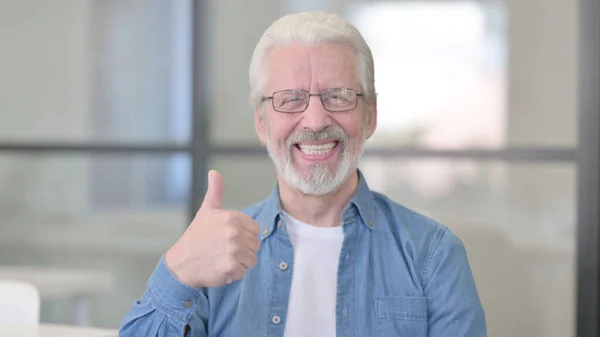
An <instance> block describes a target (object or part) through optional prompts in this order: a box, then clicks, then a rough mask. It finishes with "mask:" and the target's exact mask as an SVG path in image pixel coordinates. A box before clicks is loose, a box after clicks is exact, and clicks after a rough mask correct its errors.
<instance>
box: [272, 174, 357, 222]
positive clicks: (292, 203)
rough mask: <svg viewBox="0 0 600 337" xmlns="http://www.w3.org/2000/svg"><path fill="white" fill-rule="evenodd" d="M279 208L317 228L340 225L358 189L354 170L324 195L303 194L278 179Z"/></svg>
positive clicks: (280, 178)
mask: <svg viewBox="0 0 600 337" xmlns="http://www.w3.org/2000/svg"><path fill="white" fill-rule="evenodd" d="M278 181H279V198H280V200H281V207H282V208H283V210H284V211H285V212H286V213H287V214H289V215H290V216H292V217H294V218H295V219H298V220H299V221H302V222H304V223H307V224H310V225H313V226H317V227H334V226H339V225H341V224H342V212H343V211H344V208H345V207H346V205H347V204H348V202H350V200H351V199H352V196H353V195H354V192H355V191H356V188H357V187H358V171H357V170H355V171H354V172H352V173H351V174H350V176H349V177H348V178H347V179H346V181H344V183H343V184H342V186H340V188H338V189H337V190H335V191H333V192H331V193H329V194H325V195H310V194H304V193H302V192H300V191H298V190H296V189H294V188H292V187H291V186H289V185H288V184H287V183H286V182H285V179H283V178H282V177H278Z"/></svg>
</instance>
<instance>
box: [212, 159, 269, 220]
mask: <svg viewBox="0 0 600 337" xmlns="http://www.w3.org/2000/svg"><path fill="white" fill-rule="evenodd" d="M210 168H211V169H215V170H217V171H219V173H221V176H222V177H223V184H224V185H225V192H224V194H223V204H222V206H223V208H225V209H230V210H237V211H239V210H242V209H244V208H246V207H248V206H251V205H253V204H255V203H258V202H260V201H262V200H264V199H266V198H268V197H269V195H271V191H272V190H273V186H274V184H275V179H276V175H275V168H274V166H273V163H272V162H271V159H269V157H267V156H266V155H265V156H261V157H255V156H247V157H242V156H218V155H217V156H213V157H212V158H211V163H210Z"/></svg>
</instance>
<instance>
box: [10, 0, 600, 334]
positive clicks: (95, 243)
mask: <svg viewBox="0 0 600 337" xmlns="http://www.w3.org/2000/svg"><path fill="white" fill-rule="evenodd" d="M578 4H579V2H578V1H573V0H505V1H501V0H470V1H469V0H451V1H430V0H381V1H360V0H318V1H317V0H256V1H240V0H237V1H218V0H207V1H198V2H197V3H195V4H194V3H193V2H192V0H171V1H162V0H148V1H142V0H54V1H41V0H0V41H1V44H0V48H1V49H0V276H1V275H2V270H3V269H2V268H5V269H4V270H5V272H6V273H9V272H12V273H15V272H19V271H23V270H25V272H26V273H29V275H30V276H31V275H34V276H35V275H38V276H36V277H40V278H41V279H42V280H43V282H46V281H47V282H48V283H52V284H48V285H47V287H48V290H47V294H46V296H44V294H42V300H43V301H42V314H41V319H42V321H44V322H56V323H65V324H70V323H71V322H75V323H77V324H86V325H87V324H89V325H95V326H100V327H109V328H117V327H118V326H119V324H120V322H121V320H122V318H123V316H124V315H125V313H126V312H127V310H128V308H129V306H130V305H131V304H132V302H133V301H134V300H136V299H137V298H138V297H139V296H141V294H142V293H143V291H144V288H145V284H146V281H147V279H148V277H149V276H150V274H151V272H152V270H153V268H154V266H155V264H156V262H157V260H158V259H159V257H160V255H161V254H162V253H163V252H164V251H165V250H166V249H168V248H169V247H170V246H171V245H172V244H173V243H174V241H175V240H176V238H177V237H178V236H179V235H180V234H181V233H182V231H183V230H184V229H185V227H186V226H187V224H188V223H189V220H190V218H191V216H192V215H193V213H194V212H195V208H196V207H197V206H198V205H199V202H200V201H201V200H202V197H203V195H204V189H205V181H204V179H205V176H206V172H207V170H208V169H209V168H214V169H217V170H219V171H220V172H221V173H222V175H223V177H224V181H225V200H224V206H225V207H227V208H231V209H241V208H244V207H246V206H248V205H250V204H253V203H255V202H258V201H260V200H262V199H263V198H265V197H266V196H267V195H268V193H269V192H270V190H271V188H272V184H273V182H274V178H275V174H274V171H273V168H272V165H271V162H270V160H269V159H268V157H267V156H266V154H265V153H264V151H263V150H262V148H261V146H260V143H259V142H258V139H257V137H256V135H255V133H254V128H253V117H252V109H251V107H250V105H249V103H248V95H249V92H248V84H247V82H248V81H247V69H248V65H249V61H250V55H251V53H252V50H253V48H254V45H255V44H256V42H257V40H258V38H259V37H260V35H261V34H262V32H263V31H264V30H265V29H266V28H267V26H268V25H269V24H270V23H271V22H272V21H273V20H275V19H276V18H278V17H279V16H281V15H283V14H287V13H292V12H298V11H305V10H328V11H334V12H337V13H339V14H342V15H344V16H346V17H347V18H348V19H349V20H350V21H351V22H353V23H354V24H355V25H356V26H357V27H358V28H359V30H360V31H361V32H362V33H363V34H364V37H365V38H366V40H367V42H368V43H369V44H370V46H371V48H372V52H373V54H374V58H375V67H376V71H375V78H376V88H377V92H378V98H379V101H378V112H379V125H378V129H377V132H376V134H375V136H374V137H373V138H372V140H370V141H369V142H368V145H367V151H366V153H365V156H364V158H363V160H362V162H361V163H360V167H361V169H362V170H363V172H364V174H365V176H366V177H367V179H368V182H369V184H370V186H371V187H372V188H373V189H374V190H377V191H380V192H383V193H385V194H387V195H389V196H390V197H391V198H393V199H394V200H396V201H397V202H399V203H401V204H403V205H405V206H407V207H410V208H413V209H416V210H417V211H420V212H422V213H424V214H426V215H429V216H431V217H433V218H435V219H437V220H438V221H440V222H442V223H445V224H447V225H448V226H449V227H450V228H451V229H452V230H453V231H454V232H456V233H457V234H458V235H459V236H460V238H461V239H462V240H463V241H464V243H465V245H466V247H467V250H468V254H469V259H470V261H471V264H472V267H473V271H474V274H475V278H476V281H477V284H478V287H479V291H480V295H481V297H482V301H483V304H484V307H485V309H486V312H487V318H488V326H489V335H490V336H516V337H520V336H522V337H538V336H539V337H542V336H543V337H568V336H575V334H576V308H577V303H576V294H577V269H576V265H577V231H576V229H577V226H576V223H577V206H578V204H577V172H578V169H577V162H576V150H577V144H578V121H579V119H578V109H579V107H578V94H579V91H578V87H579V78H578V67H579V65H578V62H579V61H578V60H579V50H580V46H579V45H578V38H579V35H578V34H579V31H578V27H579V25H578V20H579V19H578V11H579V7H578ZM596 145H597V144H596ZM596 149H597V147H596ZM590 155H593V154H590ZM579 202H580V203H586V202H593V200H579ZM595 207H597V206H595ZM596 270H597V267H596ZM44 273H46V274H44ZM40 275H41V276H40ZM32 277H33V276H32ZM69 277H70V278H69ZM48 280H51V281H52V282H50V281H48ZM51 287H58V289H55V290H52V289H54V288H51ZM61 287H62V288H61Z"/></svg>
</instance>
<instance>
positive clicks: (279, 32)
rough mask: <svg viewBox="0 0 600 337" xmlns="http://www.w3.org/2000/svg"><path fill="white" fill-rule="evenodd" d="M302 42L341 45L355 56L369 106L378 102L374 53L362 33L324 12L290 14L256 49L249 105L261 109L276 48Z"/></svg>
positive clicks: (262, 39) (251, 63)
mask: <svg viewBox="0 0 600 337" xmlns="http://www.w3.org/2000/svg"><path fill="white" fill-rule="evenodd" d="M292 42H301V43H306V44H312V45H315V44H322V43H340V44H347V45H349V46H350V47H351V48H352V49H353V51H354V52H355V53H356V63H357V74H358V79H357V80H358V82H359V83H360V86H361V88H360V90H361V91H362V93H363V97H364V98H365V101H366V102H367V103H369V102H371V101H372V100H374V99H375V67H374V64H373V55H372V54H371V49H370V48H369V46H368V45H367V43H366V41H365V40H364V38H363V37H362V35H361V34H360V32H359V31H358V30H357V29H356V27H354V26H353V25H352V24H351V23H349V22H348V21H346V20H345V19H344V18H342V17H341V16H339V15H336V14H330V13H325V12H305V13H296V14H289V15H286V16H283V17H281V18H280V19H278V20H276V21H275V22H273V24H271V26H270V27H269V28H267V30H266V31H265V32H264V34H263V35H262V37H261V38H260V40H259V41H258V44H257V45H256V47H255V48H254V53H253V54H252V60H251V61H250V69H249V75H250V76H249V77H250V101H251V103H252V104H253V105H254V106H255V107H258V106H259V105H260V104H261V102H262V97H263V95H265V94H266V93H265V90H266V85H267V78H268V74H267V70H266V69H267V67H266V59H267V56H268V54H269V52H270V51H271V49H273V48H274V47H275V46H278V45H282V44H287V43H292Z"/></svg>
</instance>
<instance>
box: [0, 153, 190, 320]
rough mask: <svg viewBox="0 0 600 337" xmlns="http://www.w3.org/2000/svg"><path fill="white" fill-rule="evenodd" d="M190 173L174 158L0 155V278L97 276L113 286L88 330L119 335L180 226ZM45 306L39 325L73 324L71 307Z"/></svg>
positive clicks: (95, 307)
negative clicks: (18, 270) (5, 272)
mask: <svg viewBox="0 0 600 337" xmlns="http://www.w3.org/2000/svg"><path fill="white" fill-rule="evenodd" d="M190 173H191V172H190V160H189V158H188V157H186V156H181V155H164V156H163V155H157V156H142V155H137V156H131V155H125V156H108V155H99V156H94V157H92V156H88V155H82V154H70V155H40V154H35V155H25V154H23V155H6V154H4V155H0V186H2V188H1V189H0V222H1V223H2V226H0V269H1V268H2V267H4V266H6V265H12V266H14V265H17V266H37V267H40V266H41V267H50V266H52V267H60V268H69V269H75V270H77V271H81V270H84V269H85V270H88V269H91V270H97V272H95V275H96V277H95V278H97V279H104V277H107V278H109V279H112V285H111V286H106V287H105V285H102V286H100V289H98V290H95V291H92V292H91V293H90V294H89V296H87V297H86V299H88V300H89V303H90V307H89V312H90V315H89V323H90V324H92V325H96V326H106V327H111V328H116V327H118V326H119V324H120V322H121V320H122V319H123V317H124V315H125V313H126V311H127V310H128V309H129V306H130V305H131V304H132V303H133V301H134V300H135V299H137V297H138V296H140V295H141V294H142V292H143V289H144V288H145V285H146V282H147V278H148V277H149V276H150V274H151V272H152V270H153V268H154V266H155V264H156V262H157V261H158V259H159V257H160V255H161V253H162V252H163V251H164V250H165V249H167V248H168V247H170V245H172V244H173V243H174V242H175V240H176V239H177V238H178V237H179V235H180V234H181V233H182V232H183V230H184V228H185V226H186V225H187V222H188V215H187V204H188V194H189V192H188V190H189V186H190ZM101 284H104V283H102V282H101ZM48 296H50V295H48ZM48 296H46V297H45V298H44V301H43V306H42V313H41V319H42V321H43V322H55V323H62V324H71V323H72V322H73V309H74V308H73V302H72V300H73V299H72V298H63V297H61V296H58V297H56V296H54V297H52V296H51V297H48Z"/></svg>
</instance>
